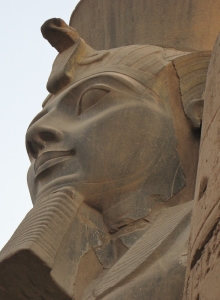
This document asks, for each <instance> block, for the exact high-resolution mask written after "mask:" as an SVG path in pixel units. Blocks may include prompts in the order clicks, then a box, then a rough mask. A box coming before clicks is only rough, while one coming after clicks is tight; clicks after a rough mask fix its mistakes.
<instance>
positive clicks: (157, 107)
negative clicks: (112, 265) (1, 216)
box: [26, 72, 178, 207]
mask: <svg viewBox="0 0 220 300" xmlns="http://www.w3.org/2000/svg"><path fill="white" fill-rule="evenodd" d="M26 141H27V150H28V153H29V157H30V160H31V166H30V169H29V172H28V184H29V188H30V192H31V195H32V199H33V201H35V200H36V198H37V197H38V196H40V195H42V194H44V193H51V192H53V191H55V190H57V189H59V188H61V187H63V186H71V187H73V188H74V189H75V190H77V191H78V192H80V193H81V194H82V195H83V196H84V198H85V201H87V202H88V203H89V204H91V205H92V206H94V207H99V206H100V203H101V202H102V201H103V198H106V195H107V194H108V193H112V192H113V193H114V191H117V190H119V189H124V190H126V189H128V190H129V189H135V188H138V187H140V186H141V185H142V184H144V186H145V187H148V188H147V189H148V190H149V193H152V192H154V190H155V192H158V189H160V188H159V187H160V186H161V183H160V182H161V180H163V181H164V178H163V177H164V170H165V169H166V170H167V168H168V169H169V170H170V172H168V173H169V174H167V175H166V177H169V178H170V180H171V181H173V177H174V173H175V172H176V169H177V166H178V159H177V155H176V152H175V138H174V132H173V125H172V119H171V117H170V115H169V112H168V111H167V110H166V109H165V107H164V105H163V103H162V102H160V101H158V100H157V99H156V97H155V95H153V94H152V93H151V92H150V91H149V90H148V89H146V87H144V86H142V85H141V84H140V83H139V82H138V81H136V80H135V79H132V78H130V77H128V76H126V75H122V74H117V73H107V72H106V73H103V74H97V75H94V76H91V77H89V78H87V79H83V80H80V81H78V82H76V83H74V84H72V85H70V86H69V87H68V88H66V89H65V90H63V91H61V92H60V93H59V94H57V95H56V96H51V97H50V98H48V100H47V101H46V103H45V104H44V108H43V110H42V111H41V112H40V113H39V114H38V115H37V116H36V117H35V118H34V120H33V121H32V122H31V124H30V126H29V129H28V131H27V136H26ZM165 181H166V180H165ZM155 182H156V183H157V184H155ZM152 190H153V191H152ZM165 190H166V191H163V194H166V193H168V194H169V193H170V187H169V186H168V185H167V187H166V188H165ZM160 192H161V191H160Z"/></svg>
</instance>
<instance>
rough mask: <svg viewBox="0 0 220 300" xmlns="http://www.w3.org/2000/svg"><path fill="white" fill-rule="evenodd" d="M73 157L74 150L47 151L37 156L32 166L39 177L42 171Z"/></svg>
mask: <svg viewBox="0 0 220 300" xmlns="http://www.w3.org/2000/svg"><path fill="white" fill-rule="evenodd" d="M74 155H75V151H74V150H70V151H49V152H45V153H43V154H42V155H41V156H39V157H38V158H37V159H36V161H35V164H34V171H35V173H36V175H39V174H40V173H42V172H43V171H44V170H46V169H48V168H50V167H52V166H54V165H56V164H59V163H60V162H63V161H65V160H68V159H70V158H72V157H73V156H74Z"/></svg>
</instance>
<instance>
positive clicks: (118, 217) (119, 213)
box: [103, 189, 163, 232]
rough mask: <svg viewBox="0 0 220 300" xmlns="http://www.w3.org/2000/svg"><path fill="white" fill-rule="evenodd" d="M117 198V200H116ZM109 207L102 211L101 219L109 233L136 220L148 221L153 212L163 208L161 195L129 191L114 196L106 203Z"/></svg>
mask: <svg viewBox="0 0 220 300" xmlns="http://www.w3.org/2000/svg"><path fill="white" fill-rule="evenodd" d="M116 197H117V198H116ZM108 204H109V206H108V207H107V208H106V209H104V210H103V219H104V222H105V224H106V225H107V227H108V230H109V232H116V231H118V230H120V229H121V228H123V227H125V226H129V225H130V224H133V223H134V222H137V221H138V220H146V221H147V220H148V216H149V215H151V214H152V212H153V211H155V210H159V207H158V206H161V205H162V206H163V197H162V196H161V195H156V194H151V195H148V194H147V192H146V191H145V190H141V189H139V190H136V191H133V192H131V191H129V193H123V194H121V195H114V196H112V199H110V200H109V202H108Z"/></svg>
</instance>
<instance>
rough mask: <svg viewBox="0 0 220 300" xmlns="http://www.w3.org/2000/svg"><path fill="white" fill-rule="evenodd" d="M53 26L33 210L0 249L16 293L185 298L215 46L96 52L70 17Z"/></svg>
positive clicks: (32, 179) (33, 146) (32, 134)
mask: <svg viewBox="0 0 220 300" xmlns="http://www.w3.org/2000/svg"><path fill="white" fill-rule="evenodd" d="M42 34H43V36H44V37H45V38H46V39H47V40H48V41H49V42H50V44H51V45H52V46H53V47H55V48H56V49H57V51H58V52H59V54H58V56H57V57H56V59H55V61H54V64H53V68H52V72H51V74H50V77H49V80H48V83H47V89H48V91H49V93H50V94H49V95H48V97H47V98H46V99H45V101H44V102H43V109H42V111H41V112H40V113H39V114H38V115H37V116H36V117H35V118H34V119H33V121H32V122H31V124H30V126H29V128H28V130H27V135H26V146H27V152H28V155H29V157H30V161H31V166H30V168H29V171H28V185H29V190H30V194H31V198H32V202H33V205H34V207H33V209H32V210H31V211H30V212H29V213H28V214H27V216H26V217H25V219H24V221H23V222H22V223H21V225H20V226H19V227H18V229H17V231H16V232H15V233H14V235H13V236H12V238H11V240H10V241H9V242H8V244H7V245H6V246H5V248H4V249H3V251H2V253H1V256H0V260H1V272H0V280H1V281H2V282H3V284H2V286H3V287H4V289H5V290H6V291H7V293H8V294H10V297H11V298H7V300H8V299H11V300H14V299H15V298H13V297H19V299H26V298H27V297H29V298H30V299H31V297H32V298H33V297H34V299H38V298H36V297H37V296H36V295H38V296H39V299H46V300H47V299H48V300H50V299H51V300H52V299H58V300H64V299H76V300H78V299H79V300H80V299H84V300H86V299H87V300H89V299H90V300H91V299H106V300H108V299H109V300H110V299H114V300H115V299H120V300H122V299H129V298H128V297H131V298H130V299H134V294H135V293H136V290H135V289H136V288H138V289H139V292H138V293H140V294H138V295H139V299H145V298H144V297H145V296H144V295H141V292H140V291H143V293H147V294H149V293H151V292H152V290H153V292H152V293H155V291H156V290H158V295H156V294H152V295H153V296H152V297H153V298H152V299H155V300H156V299H158V300H159V299H162V298H160V297H161V296H162V295H163V294H164V290H168V291H169V299H172V300H173V299H177V298H176V297H177V295H179V293H180V292H181V291H182V289H183V283H184V272H185V266H184V263H183V262H182V258H181V257H182V256H184V255H185V254H184V253H185V252H184V251H186V250H185V249H186V242H187V237H188V229H189V228H188V225H189V214H190V211H191V204H189V201H190V200H192V199H193V192H194V185H195V175H196V168H197V160H198V146H199V131H200V126H201V120H202V105H203V104H202V103H203V100H202V93H203V90H204V86H205V79H206V72H207V67H208V62H209V56H210V52H209V51H201V52H200V51H196V52H189V51H184V52H183V51H180V50H175V49H173V48H163V47H160V46H153V45H129V46H122V47H120V48H113V49H108V50H99V51H96V50H94V49H93V48H91V47H90V46H89V45H87V44H86V42H85V41H84V40H83V39H82V38H81V37H80V36H79V34H78V33H77V31H76V30H75V29H73V28H72V27H70V26H68V25H66V24H65V22H64V21H63V20H61V19H51V20H48V21H46V22H45V23H44V25H43V26H42ZM183 252H184V253H183ZM180 258H181V259H180ZM143 268H147V270H145V271H143V272H142V271H140V270H142V269H143ZM139 271H140V272H139ZM141 272H142V273H141ZM139 273H141V274H142V275H143V276H142V275H141V276H142V277H141V276H139ZM5 274H10V275H7V276H6V275H5ZM19 274H22V276H23V277H22V278H24V279H23V280H24V282H25V285H23V284H22V283H21V280H20V275H19ZM133 274H136V275H135V277H134V275H133ZM132 276H133V277H132ZM143 278H144V279H143ZM29 279H30V280H29ZM12 281H13V282H15V284H14V285H13V287H11V286H10V282H12ZM158 281H160V282H161V288H160V289H157V287H156V285H157V282H158ZM129 282H131V286H133V285H134V286H133V287H132V288H131V290H129V289H128V288H127V286H128V285H129ZM173 282H175V286H173ZM123 284H124V285H123ZM135 286H136V287H135ZM115 288H116V289H117V291H118V290H119V292H117V293H118V294H117V293H116V294H114V289H115ZM120 289H122V290H120ZM8 291H10V292H8ZM2 293H3V292H2ZM108 293H110V294H108ZM112 293H113V294H112ZM122 294H123V295H124V296H123V297H124V298H122ZM171 294H172V295H171ZM2 295H4V293H3V294H2ZM0 296H1V289H0ZM2 297H3V296H2ZM25 297H26V298H25ZM40 297H42V298H40ZM105 297H106V298H105ZM141 297H142V298H141ZM3 299H4V298H3ZM5 299H6V298H5Z"/></svg>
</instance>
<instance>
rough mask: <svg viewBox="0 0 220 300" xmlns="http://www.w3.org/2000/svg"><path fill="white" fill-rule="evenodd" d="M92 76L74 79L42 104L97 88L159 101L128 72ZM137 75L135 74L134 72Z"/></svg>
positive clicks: (96, 73) (50, 95)
mask: <svg viewBox="0 0 220 300" xmlns="http://www.w3.org/2000/svg"><path fill="white" fill-rule="evenodd" d="M93 72H94V74H92V75H91V76H87V77H84V78H81V79H78V80H75V81H73V82H72V83H71V84H69V86H67V87H66V88H64V89H63V90H61V91H60V92H59V93H57V94H49V95H48V96H47V97H46V99H45V100H44V101H43V103H42V106H43V107H45V106H46V105H47V104H48V103H50V102H51V101H53V100H54V99H61V98H63V97H65V96H66V95H70V96H71V97H74V98H76V99H78V98H80V96H81V95H82V94H83V93H85V92H86V91H87V90H89V89H92V88H96V89H109V90H111V91H113V90H114V91H115V92H120V93H124V94H127V95H131V94H133V95H134V94H135V95H139V96H141V98H144V99H147V100H148V101H149V102H152V103H153V102H156V103H159V102H160V99H159V98H158V96H157V95H156V94H155V93H154V92H153V91H152V90H151V89H149V88H148V87H147V86H145V85H144V84H142V83H141V82H139V81H138V78H135V76H133V77H130V76H129V75H127V74H123V73H116V72H101V73H99V72H95V70H93ZM133 75H135V74H133Z"/></svg>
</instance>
